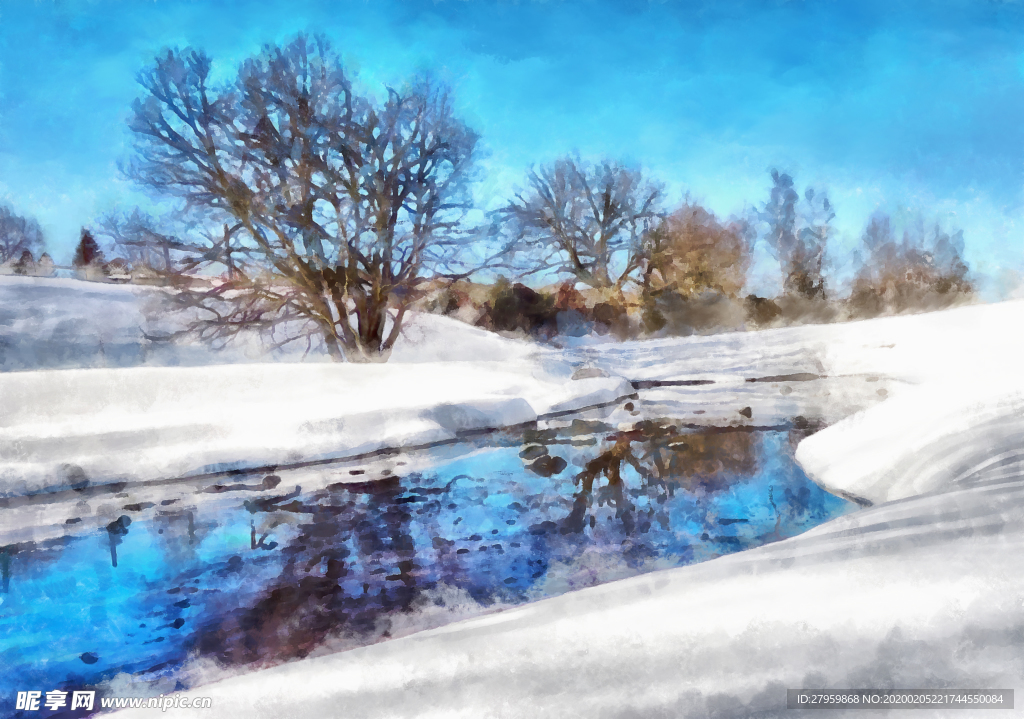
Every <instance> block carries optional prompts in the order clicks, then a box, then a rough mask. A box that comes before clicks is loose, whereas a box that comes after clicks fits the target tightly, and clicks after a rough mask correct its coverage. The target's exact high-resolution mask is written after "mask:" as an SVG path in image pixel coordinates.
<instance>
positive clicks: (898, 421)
mask: <svg viewBox="0 0 1024 719" xmlns="http://www.w3.org/2000/svg"><path fill="white" fill-rule="evenodd" d="M1022 325H1024V303H1021V302H1012V303H1003V304H999V305H988V306H975V307H967V308H961V309H957V310H952V311H948V312H944V313H937V314H931V315H922V316H917V317H901V318H893V319H882V320H875V321H870V322H863V323H858V324H852V325H841V326H829V327H804V328H797V329H788V330H778V331H774V332H766V333H757V334H746V335H726V336H719V337H709V338H694V339H683V340H673V341H660V342H651V343H634V344H630V345H626V346H619V347H613V348H607V349H605V350H593V351H588V354H587V355H586V356H587V358H588V359H589V360H590V361H591V362H594V363H596V364H600V365H602V366H604V367H605V368H607V369H609V370H612V371H617V372H622V373H629V374H631V375H632V376H631V378H632V379H648V380H661V381H666V380H686V379H696V378H700V377H705V378H714V379H717V380H719V384H721V385H723V386H722V387H718V388H716V389H714V390H711V391H712V392H717V395H714V394H712V395H708V394H706V393H705V394H703V395H699V396H700V397H701V399H700V400H696V401H692V400H687V399H683V400H681V401H682V402H683V406H686V407H689V408H690V409H694V408H696V407H697V406H699V405H700V404H701V403H702V402H708V403H710V402H716V401H725V402H727V403H732V404H733V405H734V404H735V403H736V402H737V401H742V400H744V399H745V395H743V394H742V393H743V392H744V391H745V390H746V389H747V385H748V384H764V385H765V386H766V387H774V388H775V394H777V395H778V396H780V397H782V398H783V399H785V398H786V397H789V396H790V394H791V393H792V392H790V393H783V390H784V388H786V387H790V386H791V385H794V384H797V383H800V382H808V383H813V382H821V383H823V384H822V389H820V390H819V393H820V394H821V395H822V396H823V397H827V396H828V395H831V394H832V393H835V395H836V396H838V397H839V398H840V399H841V400H842V401H844V402H847V401H848V402H850V403H851V404H850V406H854V405H857V404H861V405H864V406H867V405H869V404H874V405H875V406H873V407H870V408H868V409H866V410H863V411H861V412H859V413H856V414H854V415H853V416H851V417H849V418H847V419H845V420H843V421H840V422H838V423H837V424H835V425H833V426H831V427H829V428H827V429H825V430H823V431H821V432H819V433H818V434H815V435H813V436H812V437H811V438H809V439H807V440H805V441H804V442H803V443H802V444H801V445H800V447H799V448H798V451H797V457H798V459H799V460H800V462H801V463H802V464H803V466H804V467H805V468H806V469H807V471H808V472H809V473H810V474H811V476H812V477H813V478H814V479H815V480H816V481H818V482H820V483H821V484H823V485H824V486H826V487H830V488H834V489H836V490H837V491H840V492H843V493H846V494H849V495H852V496H855V497H859V498H861V499H862V500H864V501H865V502H872V503H874V505H873V506H870V507H867V508H865V509H862V510H860V511H858V512H856V513H854V514H851V515H848V516H845V517H842V518H840V519H837V520H834V521H832V522H829V523H826V524H824V525H821V526H820V527H818V528H816V529H814V530H812V531H810V532H807V533H805V534H803V535H801V536H798V537H795V538H793V539H789V540H786V541H783V542H779V543H776V544H771V545H768V546H765V547H763V548H760V549H756V550H751V551H747V552H742V553H739V554H734V555H730V556H727V557H723V558H720V559H715V560H712V561H710V562H706V563H704V564H698V565H692V566H688V567H683V568H679V569H672V570H667V571H662V572H656V573H653V574H649V575H644V576H641V577H637V578H633V579H628V580H623V581H620V582H615V583H612V584H608V585H604V586H600V587H595V588H592V589H587V590H584V591H580V592H575V593H571V594H568V595H565V596H561V597H557V598H553V599H548V600H545V601H542V602H538V603H536V604H533V605H529V606H525V607H521V608H517V609H512V610H508V611H505V612H502V613H499V614H494V615H491V616H487V617H484V618H479V619H472V620H468V621H464V622H461V623H457V624H453V625H450V626H448V627H444V628H441V629H437V630H432V631H429V632H422V633H419V634H416V635H413V636H409V637H406V638H403V639H397V640H394V641H390V642H385V643H382V644H378V645H374V646H370V647H365V648H362V649H358V650H354V651H350V652H345V653H342V654H338V655H333V656H327V657H320V658H315V659H308V660H304V661H300V662H297V663H294V664H288V665H284V666H280V667H277V668H273V669H268V670H265V671H261V672H258V673H256V674H253V675H248V676H240V677H236V678H232V679H227V680H224V681H220V682H218V683H215V684H211V685H207V686H202V687H200V688H198V689H196V690H194V691H193V692H191V693H192V694H193V695H196V696H208V697H212V698H213V702H214V706H216V707H217V711H218V716H239V717H243V716H245V717H276V716H297V715H308V716H314V715H315V716H339V717H340V716H344V717H380V716H396V717H411V716H416V717H566V716H587V717H593V716H614V717H619V716H623V717H624V716H629V717H633V716H636V717H639V716H644V717H648V716H665V717H681V716H694V717H751V716H757V717H776V716H778V717H782V716H789V715H790V714H792V711H791V710H787V709H786V708H785V701H786V691H785V690H786V688H787V687H792V688H797V687H804V688H824V687H830V688H840V689H841V688H878V689H889V688H898V689H918V688H926V687H929V688H940V687H947V688H962V689H968V688H971V689H974V688H982V689H984V688H990V689H995V688H1014V687H1017V686H1019V685H1020V681H1021V679H1022V677H1024V639H1022V637H1024V484H1022V482H1021V481H1020V479H1021V467H1020V454H1021V451H1022V450H1021V448H1022V447H1024V423H1022V421H1021V416H1022V408H1024V401H1022V390H1024V379H1022V378H1021V377H1019V373H1018V372H1017V368H1018V365H1019V361H1020V355H1021V351H1022V350H1024V340H1022V339H1021V335H1020V332H1019V329H1018V328H1019V327H1021V326H1022ZM798 372H803V373H806V374H814V375H820V376H826V377H827V378H828V379H818V380H816V379H810V378H807V377H803V378H800V379H792V378H791V377H790V378H779V379H778V380H777V381H771V380H769V381H766V382H763V383H747V382H746V381H745V379H750V378H751V377H761V378H764V377H773V376H779V375H793V374H796V373H798ZM723 380H728V381H723ZM878 382H885V383H886V386H887V387H889V388H890V389H891V390H892V391H893V394H894V396H893V397H892V398H891V399H888V400H887V401H884V402H882V403H880V404H878V400H880V399H882V394H885V395H888V394H889V390H886V391H885V392H884V393H882V394H880V393H879V392H878V391H877V389H875V388H876V387H878V384H877V383H878ZM696 389H698V390H701V389H703V387H700V386H699V387H697V388H696ZM679 393H680V392H677V394H679ZM682 393H684V392H682ZM764 394H765V397H767V399H765V402H764V404H765V407H766V411H768V412H771V411H775V410H774V409H773V408H774V407H776V405H774V404H772V402H773V401H772V400H771V398H770V396H769V394H770V393H764ZM871 395H874V396H871ZM825 401H826V402H827V400H825ZM687 402H689V404H686V403H687ZM756 416H757V415H756V414H754V417H755V418H756ZM300 680H301V683H302V686H303V690H302V692H301V694H300V693H297V692H295V691H292V688H293V687H295V686H297V685H298V682H299V681H300ZM200 713H201V712H200V711H197V712H195V714H196V715H198V714H200ZM885 713H886V712H884V711H878V712H866V711H856V712H852V711H851V712H847V714H849V715H850V716H878V715H884V714H885ZM893 713H894V714H895V713H896V712H893ZM1021 713H1022V712H1021V711H1020V710H1015V711H1005V712H1001V713H1000V714H1001V715H1019V714H1021ZM830 714H832V715H836V714H843V712H830ZM126 715H131V716H135V715H137V716H143V715H144V711H141V712H136V713H135V714H131V713H126ZM169 715H173V716H185V715H191V714H190V713H189V712H188V711H184V710H177V711H173V710H172V711H171V712H169ZM914 715H915V716H945V715H948V716H961V717H962V716H970V715H972V714H971V711H970V710H968V711H967V712H964V711H960V710H935V711H923V710H916V711H915V712H914Z"/></svg>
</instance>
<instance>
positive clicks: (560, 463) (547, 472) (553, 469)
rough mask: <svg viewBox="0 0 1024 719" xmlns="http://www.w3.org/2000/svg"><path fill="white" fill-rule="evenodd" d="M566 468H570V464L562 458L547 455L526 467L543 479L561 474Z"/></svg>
mask: <svg viewBox="0 0 1024 719" xmlns="http://www.w3.org/2000/svg"><path fill="white" fill-rule="evenodd" d="M566 466H568V463H567V462H566V461H565V460H564V459H562V458H561V457H552V456H551V455H549V454H546V455H544V456H543V457H539V458H537V459H535V460H534V461H533V462H531V463H530V464H528V465H526V468H527V469H528V470H530V471H531V472H533V473H534V474H539V475H540V476H541V477H550V476H552V475H555V474H558V473H559V472H561V471H562V470H563V469H565V468H566Z"/></svg>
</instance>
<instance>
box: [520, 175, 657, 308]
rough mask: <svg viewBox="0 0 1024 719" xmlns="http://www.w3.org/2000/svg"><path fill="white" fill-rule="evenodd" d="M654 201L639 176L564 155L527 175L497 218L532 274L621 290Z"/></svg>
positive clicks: (640, 251) (653, 190) (638, 255)
mask: <svg viewBox="0 0 1024 719" xmlns="http://www.w3.org/2000/svg"><path fill="white" fill-rule="evenodd" d="M660 198H661V189H660V188H659V187H658V186H657V185H655V184H653V183H652V182H650V181H649V180H647V179H646V178H645V177H644V175H643V173H642V172H640V171H639V170H635V169H631V168H628V167H626V166H624V165H622V164H619V163H616V162H603V163H599V164H588V163H585V162H582V161H580V160H578V159H575V158H572V157H567V158H563V159H561V160H558V161H557V162H555V163H553V164H551V165H549V166H547V167H544V168H541V169H540V170H539V171H532V172H531V173H530V175H529V187H528V188H527V190H526V191H524V192H521V193H519V194H518V195H517V196H516V197H515V199H514V200H513V201H512V202H510V203H509V204H508V206H507V207H505V208H504V209H503V210H501V212H500V215H501V216H502V218H503V219H504V220H505V221H506V222H507V223H508V225H509V226H510V227H511V228H512V229H511V234H512V235H513V238H514V242H515V246H516V247H517V249H519V250H521V251H522V252H523V253H525V254H527V255H529V257H530V269H531V270H532V271H534V272H559V273H563V274H569V275H572V276H574V277H575V278H576V279H577V280H578V281H580V282H583V283H585V284H587V285H589V286H591V287H600V288H605V287H614V288H621V287H622V285H623V283H625V282H626V280H627V279H628V278H629V277H630V275H631V274H632V273H633V272H634V271H635V270H636V269H637V268H638V267H639V266H640V264H641V262H642V260H643V257H644V251H645V248H644V240H645V236H646V233H647V231H648V230H649V229H650V228H651V226H652V221H653V220H654V219H655V218H656V217H657V212H658V209H657V205H658V201H659V200H660Z"/></svg>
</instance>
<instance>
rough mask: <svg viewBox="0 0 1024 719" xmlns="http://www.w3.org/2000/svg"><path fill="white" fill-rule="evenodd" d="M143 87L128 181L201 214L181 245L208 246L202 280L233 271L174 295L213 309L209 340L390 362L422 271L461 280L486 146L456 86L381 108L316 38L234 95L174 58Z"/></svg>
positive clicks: (189, 55) (190, 256)
mask: <svg viewBox="0 0 1024 719" xmlns="http://www.w3.org/2000/svg"><path fill="white" fill-rule="evenodd" d="M139 80H140V82H141V84H142V86H143V88H144V89H145V93H144V95H143V96H142V97H141V98H140V99H139V100H137V101H136V103H135V105H134V107H133V115H132V118H131V120H130V126H131V129H132V130H133V131H134V133H135V136H136V139H137V142H136V159H135V161H134V162H133V163H132V165H131V166H130V168H129V171H130V173H131V174H132V175H134V177H135V178H137V179H138V180H139V181H141V182H142V183H144V184H145V185H147V186H149V187H151V188H153V189H155V190H157V191H160V192H162V193H166V194H169V195H173V196H177V197H179V198H181V199H182V200H183V201H184V206H185V212H186V213H187V214H189V215H190V216H193V217H195V216H198V217H200V218H201V220H200V221H199V224H202V225H203V226H204V227H206V228H207V232H206V235H205V237H196V236H192V237H190V238H189V239H188V240H181V243H182V247H192V246H198V247H199V248H201V251H198V252H189V253H187V255H186V259H187V262H188V263H189V267H190V269H191V270H193V271H195V272H199V273H202V272H204V271H205V272H206V273H207V274H210V273H211V268H217V269H219V270H220V271H224V270H225V269H227V270H229V271H228V272H227V275H226V277H227V281H225V282H220V283H216V284H214V285H213V287H212V288H210V289H207V290H203V291H199V290H197V289H194V288H193V289H190V290H183V291H182V292H180V293H178V294H177V295H176V298H177V301H178V302H179V303H181V304H182V305H185V306H190V307H193V308H196V309H198V310H200V311H201V312H203V313H204V314H203V319H201V320H200V321H199V322H197V323H196V325H195V329H196V330H197V331H198V333H199V334H200V335H201V336H204V337H206V338H208V339H214V340H223V339H226V338H229V337H231V336H232V335H233V334H235V333H237V332H238V331H240V330H241V329H243V328H251V327H256V328H260V329H262V330H265V331H267V332H268V333H269V334H270V335H272V336H273V337H274V340H275V342H276V343H279V344H284V343H288V342H293V341H296V340H302V339H307V340H309V339H313V338H319V339H321V340H322V341H323V342H324V344H325V345H326V348H327V351H328V352H329V353H330V355H331V356H332V357H333V358H335V359H343V358H344V359H348V360H349V361H357V362H372V361H384V360H386V359H387V358H388V356H389V354H390V352H391V350H392V347H393V346H394V344H395V341H396V339H397V338H398V336H399V331H400V328H401V325H402V320H403V317H404V314H405V312H406V308H407V307H408V305H409V302H410V301H411V300H412V299H413V298H414V296H415V294H416V291H417V287H418V286H419V285H420V283H421V281H422V280H423V278H424V275H425V273H428V272H438V273H443V272H445V271H452V268H454V267H456V266H457V265H458V263H459V262H460V260H461V258H462V257H463V252H464V250H465V249H466V243H465V240H466V236H467V235H466V233H465V232H463V230H462V223H463V220H464V216H465V212H466V210H467V209H468V207H469V197H468V192H467V189H466V180H467V172H468V170H469V167H470V164H471V160H472V157H473V150H474V147H475V144H476V139H477V138H476V135H475V134H474V133H473V132H472V131H471V130H470V129H468V128H467V127H466V126H465V125H464V124H463V123H462V122H460V121H459V120H458V119H457V118H456V117H455V115H454V112H453V108H452V103H451V100H450V98H449V95H448V92H447V91H446V90H445V88H443V87H438V86H436V85H434V84H432V83H431V82H430V81H428V80H420V81H417V82H415V83H413V84H411V85H410V86H408V87H407V88H405V89H402V90H397V89H388V91H387V95H386V98H385V99H383V100H382V101H380V102H374V101H373V100H371V99H369V98H367V97H364V96H361V95H360V94H359V93H357V92H356V90H355V89H354V86H353V83H352V81H351V79H350V78H349V76H348V75H347V74H346V72H345V69H344V67H343V65H342V63H341V61H340V59H339V57H338V56H337V54H336V53H334V52H333V51H332V50H331V49H330V47H329V46H328V43H327V42H326V41H325V40H323V39H320V38H317V39H311V38H308V37H305V36H300V37H299V38H298V39H296V40H295V41H294V42H292V43H291V44H289V45H288V46H286V47H276V46H268V47H266V48H264V50H263V51H262V52H261V53H260V54H259V55H257V56H255V57H253V58H251V59H249V60H247V61H246V62H245V63H243V65H242V66H241V68H240V70H239V72H238V77H237V80H236V81H235V82H234V83H232V84H230V85H227V86H222V87H214V86H213V84H212V82H211V60H210V58H209V57H208V56H206V55H205V54H203V53H202V52H199V51H183V52H174V51H171V52H167V53H166V54H164V55H162V56H161V57H159V58H158V59H157V61H156V63H155V64H154V65H153V66H152V67H151V68H149V69H147V70H146V71H145V72H143V73H142V74H141V76H140V78H139ZM210 228H213V230H212V231H211V230H210ZM157 244H158V245H159V242H157ZM167 244H168V243H165V246H167ZM179 249H180V248H179ZM214 271H217V270H214Z"/></svg>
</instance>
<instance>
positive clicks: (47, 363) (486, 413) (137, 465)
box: [0, 277, 633, 496]
mask: <svg viewBox="0 0 1024 719" xmlns="http://www.w3.org/2000/svg"><path fill="white" fill-rule="evenodd" d="M159 293H160V290H157V289H153V288H145V287H131V286H118V285H107V284H101V283H92V282H82V281H78V280H61V279H49V278H47V279H41V278H24V277H4V278H0V308H3V309H2V312H4V313H6V314H4V315H2V316H0V366H2V367H4V368H6V369H19V368H24V367H32V368H35V371H16V372H3V373H0V398H2V402H0V495H8V496H9V495H12V494H20V493H25V492H32V491H37V490H40V489H42V488H57V487H67V486H76V485H79V484H81V483H82V482H85V481H88V482H106V481H112V480H132V481H147V480H153V479H160V478H170V477H181V476H186V475H194V474H198V473H205V472H211V471H220V470H224V469H240V468H253V467H261V466H267V465H278V464H296V463H302V462H308V461H315V460H321V459H326V458H336V457H344V456H352V455H354V454H359V453H363V452H369V451H373V450H377V449H380V448H383V447H395V446H406V445H411V444H424V443H430V442H437V441H444V440H450V439H454V438H455V437H457V436H458V434H459V433H460V432H465V431H471V430H479V429H484V428H493V427H505V426H509V425H516V424H520V423H524V422H531V421H534V420H536V419H537V418H538V417H539V416H543V415H546V414H549V413H556V412H562V411H567V410H574V409H579V408H581V407H589V406H592V405H595V404H601V403H605V402H611V401H614V400H615V399H617V398H619V397H623V396H625V395H629V394H631V393H632V391H633V390H632V388H631V387H630V385H629V383H628V382H626V381H625V380H623V379H621V378H619V377H593V378H589V379H582V380H572V379H571V377H572V372H573V368H572V366H571V365H570V364H568V363H566V362H565V361H563V360H562V359H561V358H560V356H559V355H558V354H556V353H554V352H552V351H550V350H544V349H542V348H539V347H538V346H537V345H534V344H533V343H530V342H524V341H518V340H511V339H506V338H503V337H500V336H498V335H495V334H493V333H490V332H486V331H485V330H481V329H478V328H475V327H470V326H468V325H465V324H463V323H461V322H458V321H455V320H452V319H448V318H445V317H436V316H431V315H418V314H411V315H409V317H408V320H407V323H406V326H405V327H404V331H403V336H402V338H401V340H400V341H399V342H398V343H397V344H396V347H395V351H394V354H393V355H392V357H391V359H390V361H389V362H388V363H387V364H386V365H378V366H367V365H348V364H341V365H339V364H336V363H332V362H316V361H312V362H304V363H298V362H297V361H296V360H298V359H300V358H301V354H302V353H301V351H300V350H301V349H302V348H295V349H293V350H289V351H288V352H284V353H277V354H276V355H274V356H272V357H270V358H265V357H262V356H261V355H259V354H258V352H259V343H258V341H257V338H255V337H249V338H245V339H244V340H243V341H242V342H241V343H240V344H238V345H236V346H233V347H232V348H230V349H228V350H227V351H224V352H216V351H213V350H210V349H208V348H206V347H202V346H190V345H168V344H166V343H159V344H157V345H152V343H148V341H147V340H145V337H144V336H143V332H147V333H149V332H152V333H156V334H161V333H164V332H167V331H169V330H171V329H174V328H173V327H169V326H167V325H166V323H167V322H168V320H167V319H166V317H165V316H164V315H163V314H161V313H160V312H159V311H158V304H157V302H158V300H159ZM160 323H164V324H163V325H161V324H160ZM151 345H152V346H151ZM252 357H261V358H263V359H269V360H270V361H267V362H264V363H258V364H254V363H252V362H251V358H252ZM313 359H314V360H315V359H317V358H316V357H314V358H313ZM321 359H322V358H321ZM245 360H249V362H248V363H240V362H243V361H245ZM228 363H233V364H228ZM179 364H180V365H186V366H162V365H179ZM136 365H144V366H136ZM190 365H200V366H190ZM54 366H76V367H88V369H49V370H45V371H40V370H39V368H42V367H54Z"/></svg>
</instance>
